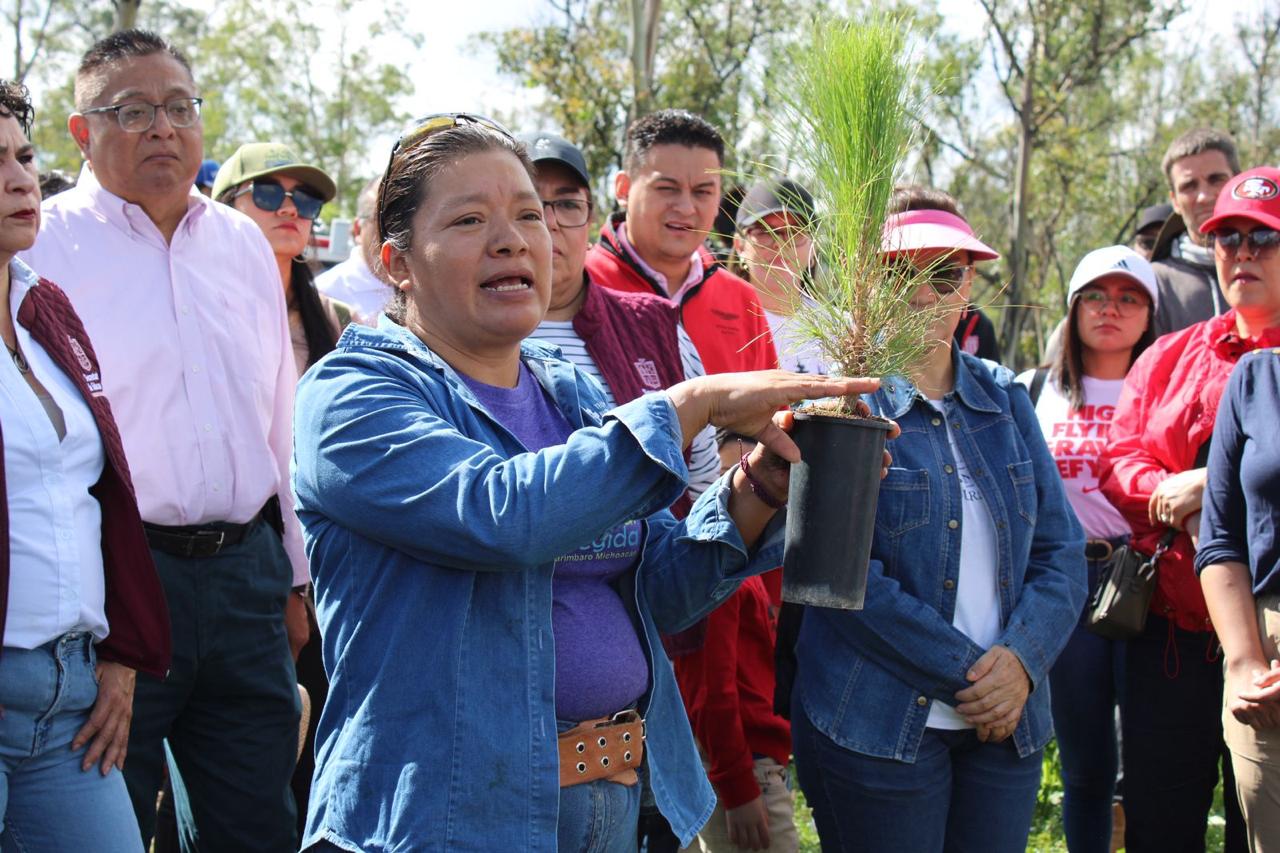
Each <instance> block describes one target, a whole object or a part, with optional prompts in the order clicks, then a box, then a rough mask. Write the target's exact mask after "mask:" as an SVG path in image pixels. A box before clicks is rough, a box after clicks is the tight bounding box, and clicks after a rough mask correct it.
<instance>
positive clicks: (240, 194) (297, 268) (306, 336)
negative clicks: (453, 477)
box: [213, 142, 351, 831]
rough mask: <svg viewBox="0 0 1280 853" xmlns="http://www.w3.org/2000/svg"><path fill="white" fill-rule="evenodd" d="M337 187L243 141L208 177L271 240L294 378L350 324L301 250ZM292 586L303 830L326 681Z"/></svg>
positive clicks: (312, 623) (289, 155) (314, 633)
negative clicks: (319, 285)
mask: <svg viewBox="0 0 1280 853" xmlns="http://www.w3.org/2000/svg"><path fill="white" fill-rule="evenodd" d="M336 192H337V190H336V187H335V186H334V183H333V179H332V178H330V177H329V176H328V175H327V174H326V173H325V172H324V171H323V170H322V169H319V168H317V167H316V166H310V165H307V164H306V163H303V162H302V161H301V159H300V158H299V157H298V156H297V155H296V154H295V153H294V152H293V150H292V149H290V148H288V147H287V146H285V145H281V144H279V143H276V142H254V143H250V144H248V145H241V146H240V148H239V149H237V150H236V153H234V154H232V155H231V157H230V159H228V160H227V162H225V163H223V164H222V168H221V169H219V170H218V176H217V177H216V178H215V179H214V182H213V197H214V198H215V199H217V200H218V201H220V202H223V203H224V204H229V205H231V206H233V207H235V208H236V209H237V210H239V211H240V212H241V213H244V214H245V215H247V216H248V217H249V218H250V219H252V220H253V221H254V222H255V223H257V225H258V227H259V228H261V229H262V233H263V234H264V235H265V236H266V238H267V242H268V243H270V244H271V251H272V252H273V253H274V254H275V256H276V262H277V263H278V264H279V265H280V281H281V284H282V285H283V286H284V295H285V302H286V303H287V304H288V306H289V335H290V337H291V338H292V340H293V356H294V359H295V361H296V362H297V365H298V375H299V376H301V375H302V374H303V373H305V372H306V371H307V368H309V367H311V365H313V364H315V363H316V362H317V361H318V360H319V359H320V357H321V356H323V355H324V354H325V353H327V352H331V351H332V350H333V347H334V344H335V343H337V341H338V335H339V334H341V332H342V330H343V329H344V328H346V326H347V324H348V323H350V322H351V309H350V308H348V307H347V306H346V305H345V304H344V303H342V302H338V301H336V300H333V299H330V298H329V297H327V296H325V295H324V294H322V293H320V291H318V290H317V289H316V286H315V277H314V275H313V274H312V271H311V265H310V264H308V263H307V262H306V260H304V259H303V254H302V253H303V252H304V251H305V250H306V248H307V244H308V243H309V242H310V240H311V229H312V227H313V225H314V223H315V220H316V217H318V216H319V215H320V209H321V208H322V207H323V206H324V204H325V202H328V201H331V200H332V199H333V197H334V195H335V194H336ZM295 592H296V593H297V594H301V595H302V596H303V597H304V598H307V599H308V607H307V612H308V615H309V618H308V620H307V621H308V626H309V632H308V634H306V635H305V636H302V637H290V638H289V641H290V645H291V646H292V648H293V656H294V661H295V664H296V666H297V671H298V683H299V684H301V685H302V687H303V688H304V689H305V691H306V693H305V698H304V701H303V711H304V713H303V720H302V726H303V728H304V729H305V731H304V733H303V734H304V738H303V742H302V746H301V751H300V753H299V755H298V766H297V768H296V769H295V770H294V774H293V784H292V788H293V796H294V799H295V800H296V801H297V804H298V829H299V831H301V830H302V827H303V821H304V820H305V817H306V813H307V801H308V799H309V798H310V793H311V771H312V770H313V769H314V767H315V760H314V758H313V753H314V748H313V747H314V744H315V730H316V719H317V718H318V717H319V715H320V709H321V708H323V707H324V703H325V699H326V698H328V694H329V682H328V679H326V678H325V673H324V662H323V661H322V660H321V659H320V630H319V626H318V624H317V622H316V618H315V608H314V606H312V605H311V604H310V596H309V591H308V590H307V589H305V588H304V589H300V590H296V591H295Z"/></svg>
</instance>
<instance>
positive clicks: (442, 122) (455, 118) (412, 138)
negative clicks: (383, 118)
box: [378, 113, 515, 234]
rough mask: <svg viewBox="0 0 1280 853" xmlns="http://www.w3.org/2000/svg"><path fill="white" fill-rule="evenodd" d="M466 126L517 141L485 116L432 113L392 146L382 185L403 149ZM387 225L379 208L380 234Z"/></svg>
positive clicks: (416, 121) (509, 132)
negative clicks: (482, 129) (436, 134)
mask: <svg viewBox="0 0 1280 853" xmlns="http://www.w3.org/2000/svg"><path fill="white" fill-rule="evenodd" d="M464 124H474V125H476V126H478V127H483V128H484V129H486V130H490V131H493V132H494V133H497V134H500V135H501V136H505V137H506V138H507V139H510V140H513V141H514V140H515V137H514V136H512V135H511V131H509V130H507V129H506V128H505V127H503V126H502V125H501V124H499V123H498V122H496V121H494V120H493V119H491V118H487V117H485V116H481V115H476V114H474V113H431V114H430V115H425V116H422V117H421V118H418V119H415V120H414V121H413V123H412V124H411V125H409V129H408V130H406V131H405V132H404V133H402V134H400V138H399V139H397V140H396V144H395V145H393V146H391V156H390V157H388V158H387V168H386V169H385V170H384V171H383V173H382V183H383V185H384V186H385V185H386V183H387V179H388V178H390V177H391V164H392V163H394V162H395V160H396V154H398V153H400V151H402V150H403V149H406V148H409V147H410V146H412V145H414V144H415V143H417V142H421V141H422V140H423V139H426V138H427V137H428V136H430V135H431V134H433V133H439V132H440V131H442V130H450V129H452V128H455V127H458V126H460V125H464ZM385 225H386V223H385V222H384V221H383V213H382V208H381V207H379V208H378V232H379V233H381V234H386V233H387V229H386V227H385Z"/></svg>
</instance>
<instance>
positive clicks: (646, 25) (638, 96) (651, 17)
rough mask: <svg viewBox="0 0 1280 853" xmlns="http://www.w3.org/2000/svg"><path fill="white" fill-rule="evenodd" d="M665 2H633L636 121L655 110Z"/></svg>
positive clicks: (632, 81)
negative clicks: (655, 71)
mask: <svg viewBox="0 0 1280 853" xmlns="http://www.w3.org/2000/svg"><path fill="white" fill-rule="evenodd" d="M661 10H662V0H631V86H632V90H633V92H634V97H633V98H632V99H631V110H632V113H631V118H632V120H634V119H637V118H639V117H640V116H642V115H645V114H646V113H648V112H649V111H650V110H652V109H653V56H654V51H655V49H656V48H657V45H658V15H659V14H660V12H661Z"/></svg>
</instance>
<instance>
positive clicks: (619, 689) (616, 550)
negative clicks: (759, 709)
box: [459, 363, 649, 722]
mask: <svg viewBox="0 0 1280 853" xmlns="http://www.w3.org/2000/svg"><path fill="white" fill-rule="evenodd" d="M459 375H461V374H459ZM462 380H463V381H464V382H466V383H467V387H469V388H470V389H471V391H472V392H473V393H474V394H475V395H476V397H477V398H478V399H479V400H480V402H481V403H482V404H483V405H484V407H485V408H486V409H487V410H488V411H489V413H490V414H492V415H493V416H494V417H495V418H496V419H497V420H498V422H499V423H501V424H502V425H503V426H504V427H506V428H507V429H509V430H510V431H511V432H512V434H513V435H515V437H516V438H518V439H520V443H521V444H523V445H524V446H525V447H526V448H527V449H529V450H531V451H536V450H541V449H542V448H544V447H551V446H553V445H556V444H564V442H565V441H566V440H568V438H569V434H570V433H571V432H573V427H571V426H570V425H569V422H568V421H566V420H565V418H564V415H563V414H561V413H560V410H559V409H558V408H556V405H555V403H554V402H552V400H551V398H550V397H548V396H547V393H546V392H545V391H544V390H543V388H542V386H541V385H540V384H538V380H537V377H535V376H534V375H533V374H532V373H531V372H530V371H529V368H527V367H525V365H524V364H523V363H521V365H520V379H519V381H518V382H517V384H516V387H515V388H500V387H498V386H495V385H486V384H484V383H483V382H477V381H476V380H474V379H471V378H470V377H467V376H462ZM640 536H641V525H640V522H639V521H627V522H624V523H622V524H619V525H618V526H617V527H615V528H613V529H612V530H609V531H606V532H605V533H602V534H600V535H599V536H598V537H596V539H595V540H594V541H592V542H588V543H586V544H584V545H583V546H582V547H580V548H578V549H577V550H576V551H573V552H571V553H569V554H565V555H564V556H563V557H560V558H559V559H557V560H556V563H555V577H554V582H553V587H552V601H551V627H552V630H553V632H554V635H555V644H556V716H557V717H559V718H560V719H562V720H570V721H573V722H580V721H582V720H592V719H595V718H597V717H603V716H606V715H608V714H612V713H614V712H615V711H620V710H622V709H623V708H627V707H630V706H631V705H632V704H634V703H635V701H636V700H637V699H639V698H640V696H641V695H642V694H643V693H644V692H645V690H647V689H648V688H649V663H648V660H647V659H646V658H645V654H644V649H643V648H642V647H641V645H640V637H639V636H638V635H637V633H636V629H635V625H634V624H633V623H632V621H631V615H630V614H629V613H628V612H627V608H626V605H625V604H624V603H623V601H622V597H621V596H620V595H619V594H618V591H617V589H615V588H614V586H613V582H614V581H615V580H617V579H618V578H619V577H620V576H621V575H623V574H624V573H626V572H627V571H629V570H630V569H631V568H632V567H633V566H635V563H636V560H637V559H638V558H639V555H640Z"/></svg>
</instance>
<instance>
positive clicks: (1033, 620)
mask: <svg viewBox="0 0 1280 853" xmlns="http://www.w3.org/2000/svg"><path fill="white" fill-rule="evenodd" d="M881 253H882V254H881V257H882V258H883V260H884V262H885V263H887V264H889V265H891V266H894V267H897V268H899V269H900V270H901V272H902V276H904V277H906V278H907V279H908V280H909V281H912V282H918V281H923V283H921V284H919V285H918V286H915V287H914V289H912V290H911V292H910V296H909V299H910V302H911V305H912V307H913V308H914V309H916V311H919V312H924V313H926V314H928V315H930V316H931V317H932V318H933V319H932V326H931V329H930V331H929V333H928V335H927V338H928V341H929V346H928V349H927V351H926V353H925V354H924V356H923V357H922V358H921V359H920V360H919V362H918V364H919V365H920V366H919V367H918V368H916V369H913V370H911V371H910V375H908V376H896V377H891V378H887V379H886V380H885V381H884V383H883V384H882V387H881V389H880V390H879V391H877V392H875V393H874V394H873V395H871V396H870V397H868V398H867V400H868V402H869V403H870V406H871V409H872V411H873V412H874V413H876V414H879V415H882V416H884V417H887V418H892V419H894V420H896V421H898V423H899V424H900V426H901V428H902V435H901V436H900V437H899V438H897V439H891V440H890V442H889V449H890V452H891V454H892V456H893V459H894V463H893V464H894V467H892V468H890V469H889V474H888V476H887V477H886V478H885V480H884V482H883V484H882V487H881V489H880V496H879V505H878V509H877V514H876V522H875V525H876V526H875V539H874V541H873V544H872V552H871V566H870V579H869V581H868V584H867V591H866V600H865V604H864V609H862V610H860V611H848V610H835V609H828V608H820V607H810V608H808V609H807V611H806V613H805V617H804V622H803V625H802V627H801V629H800V638H799V641H798V644H797V647H796V655H797V659H798V663H799V672H798V676H797V681H796V686H795V689H794V691H793V694H792V712H791V720H792V732H793V740H794V748H795V756H796V764H797V767H798V770H799V778H800V784H801V787H802V788H803V789H804V792H805V796H806V797H807V798H808V801H809V803H810V805H811V806H812V807H813V813H814V820H815V822H816V823H817V827H818V833H819V835H820V836H821V838H822V843H823V848H824V849H825V850H854V849H857V850H860V851H898V850H912V851H942V850H944V849H946V850H952V849H955V850H979V849H980V850H986V851H997V853H998V852H999V851H1009V853H1012V852H1013V851H1019V853H1021V851H1022V850H1024V849H1025V847H1026V840H1027V834H1028V831H1029V829H1030V826H1031V819H1032V814H1033V811H1034V809H1035V802H1036V791H1037V789H1038V787H1039V781H1040V763H1041V756H1042V751H1043V748H1044V745H1045V744H1046V743H1047V742H1048V740H1049V739H1050V737H1052V734H1053V728H1052V723H1051V720H1050V714H1049V696H1048V694H1049V690H1048V683H1047V678H1046V677H1047V674H1048V671H1049V667H1050V666H1051V665H1052V664H1053V661H1054V659H1055V658H1056V657H1057V654H1058V652H1059V651H1060V650H1061V648H1062V646H1063V644H1064V643H1065V642H1066V638H1067V636H1068V635H1069V634H1070V631H1071V627H1072V625H1073V624H1074V623H1075V621H1076V619H1077V618H1078V615H1079V612H1080V608H1081V606H1082V605H1083V603H1084V594H1085V584H1084V558H1083V544H1084V542H1083V534H1082V532H1081V529H1080V525H1079V523H1078V522H1077V521H1076V519H1075V516H1074V515H1073V514H1072V512H1071V510H1070V508H1069V506H1068V504H1067V501H1066V497H1065V494H1064V493H1063V488H1062V482H1061V480H1060V479H1059V477H1058V475H1057V470H1056V468H1055V466H1054V463H1053V459H1052V458H1051V457H1050V456H1049V453H1048V450H1047V449H1046V447H1045V444H1044V440H1043V439H1042V438H1041V436H1040V429H1039V426H1038V424H1037V423H1036V420H1035V414H1034V412H1033V411H1032V407H1031V403H1030V401H1029V400H1028V398H1027V393H1026V390H1025V389H1024V388H1022V387H1021V386H1020V385H1018V384H1017V383H1015V382H1014V380H1013V374H1012V373H1011V372H1009V371H1008V370H1005V369H1004V368H1002V367H999V366H998V365H995V364H993V363H991V362H983V361H979V360H978V359H976V358H974V357H973V356H970V355H966V354H964V353H961V352H959V350H958V348H957V347H956V346H955V344H954V343H953V340H952V336H953V334H954V331H955V325H956V323H957V321H958V318H959V315H960V312H961V310H962V309H963V307H964V305H965V304H966V303H967V301H968V298H969V292H970V288H971V285H972V279H973V265H974V264H975V263H977V262H981V261H984V260H989V259H993V258H995V257H997V255H996V253H995V252H994V251H993V250H991V249H990V248H989V247H988V246H986V245H984V244H983V243H982V242H981V241H979V240H978V239H977V238H976V237H975V236H974V234H973V231H972V230H971V229H970V227H969V225H968V223H966V222H965V220H964V219H963V218H961V217H960V216H958V215H955V214H953V213H949V212H947V211H944V210H908V211H906V212H904V213H898V214H894V215H892V216H890V217H889V219H888V223H887V225H886V227H885V229H884V232H883V239H882V244H881Z"/></svg>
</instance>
